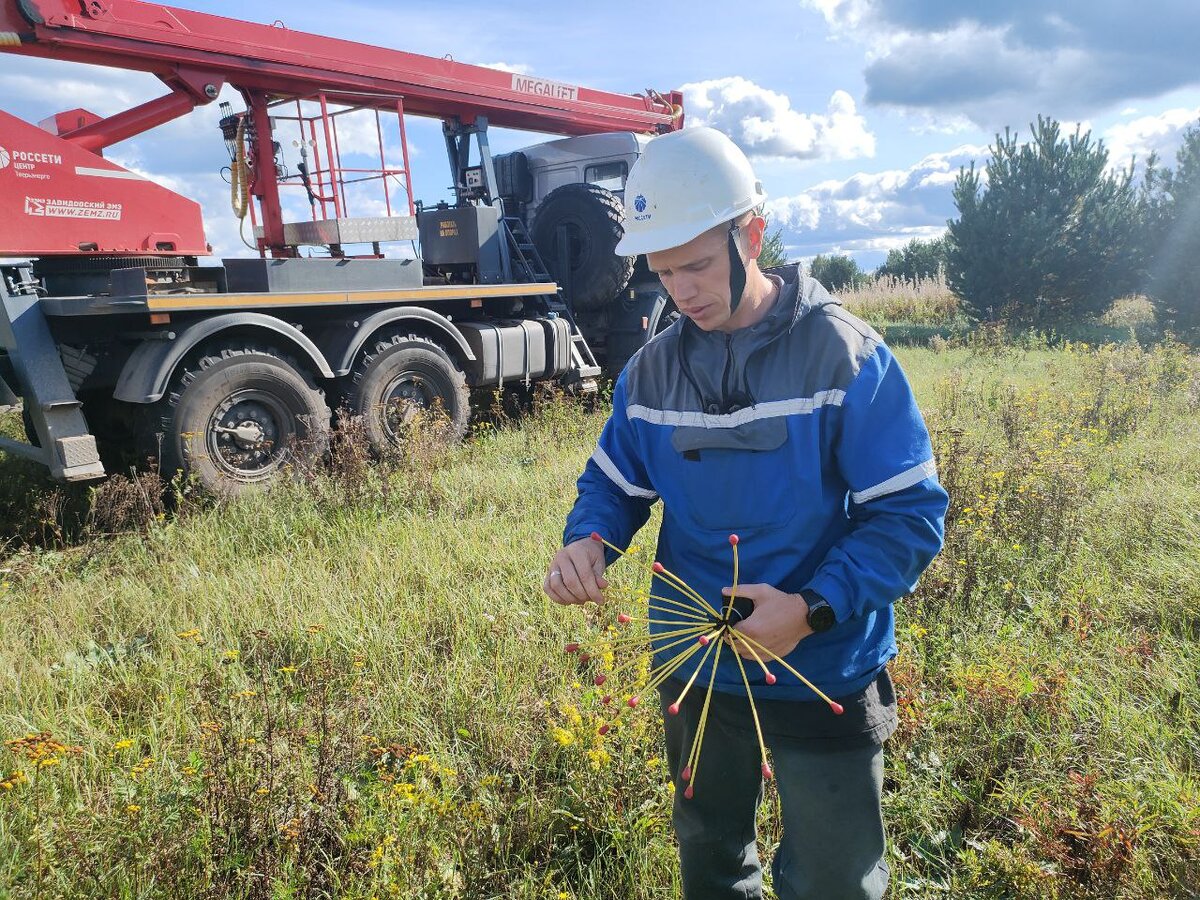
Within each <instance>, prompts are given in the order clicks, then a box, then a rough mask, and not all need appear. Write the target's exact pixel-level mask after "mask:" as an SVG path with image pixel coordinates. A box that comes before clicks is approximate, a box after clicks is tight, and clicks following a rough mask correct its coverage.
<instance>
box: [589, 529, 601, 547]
mask: <svg viewBox="0 0 1200 900" xmlns="http://www.w3.org/2000/svg"><path fill="white" fill-rule="evenodd" d="M591 538H592V540H593V541H595V542H596V543H597V544H603V543H604V538H602V537H600V532H598V531H593V532H592V534H591Z"/></svg>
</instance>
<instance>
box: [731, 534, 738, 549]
mask: <svg viewBox="0 0 1200 900" xmlns="http://www.w3.org/2000/svg"><path fill="white" fill-rule="evenodd" d="M729 545H730V546H731V547H736V546H737V545H738V536H737V535H736V534H731V535H730V536H729Z"/></svg>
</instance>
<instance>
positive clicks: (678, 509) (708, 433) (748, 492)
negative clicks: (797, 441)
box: [663, 417, 800, 532]
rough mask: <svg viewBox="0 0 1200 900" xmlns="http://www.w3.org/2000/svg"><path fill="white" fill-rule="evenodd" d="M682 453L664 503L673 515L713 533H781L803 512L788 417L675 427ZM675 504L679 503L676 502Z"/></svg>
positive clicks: (677, 446)
mask: <svg viewBox="0 0 1200 900" xmlns="http://www.w3.org/2000/svg"><path fill="white" fill-rule="evenodd" d="M671 445H672V446H673V447H674V448H675V450H676V451H677V452H678V453H679V456H678V457H677V458H676V459H675V460H673V461H672V465H673V468H674V471H673V472H672V473H671V475H670V476H669V477H668V479H666V481H667V483H669V484H672V486H673V487H674V488H675V489H674V490H664V492H663V500H664V501H665V502H666V503H667V505H668V506H670V507H672V512H673V514H674V515H676V516H679V517H680V518H682V519H685V520H688V521H691V522H692V523H693V524H694V525H696V526H697V527H699V528H702V529H705V530H709V531H742V532H747V531H753V530H755V529H769V528H777V527H779V526H781V525H784V524H786V523H787V522H789V521H790V520H791V519H792V518H793V517H794V516H795V515H796V513H797V511H798V510H799V504H800V477H799V476H800V473H799V472H797V471H796V460H795V457H794V450H795V448H794V447H793V445H792V442H791V441H789V440H788V428H787V422H786V421H785V420H784V419H783V418H781V417H780V418H771V419H759V420H756V421H752V422H747V423H746V424H744V425H740V426H738V427H737V428H676V429H675V431H674V433H673V434H672V435H671ZM672 501H674V502H672Z"/></svg>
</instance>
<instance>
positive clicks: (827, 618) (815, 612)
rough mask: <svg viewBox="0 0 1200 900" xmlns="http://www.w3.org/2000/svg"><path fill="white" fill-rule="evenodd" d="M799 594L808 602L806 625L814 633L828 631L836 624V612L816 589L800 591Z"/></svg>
mask: <svg viewBox="0 0 1200 900" xmlns="http://www.w3.org/2000/svg"><path fill="white" fill-rule="evenodd" d="M800 596H801V597H803V598H804V601H805V602H806V603H807V604H808V627H809V628H811V629H812V630H813V632H814V633H816V634H820V633H821V632H822V631H828V630H829V629H830V628H832V627H833V626H834V625H836V624H837V614H836V613H834V611H833V607H832V606H830V605H829V601H827V600H826V599H825V598H824V597H822V596H821V595H820V594H818V593H817V592H816V591H801V592H800Z"/></svg>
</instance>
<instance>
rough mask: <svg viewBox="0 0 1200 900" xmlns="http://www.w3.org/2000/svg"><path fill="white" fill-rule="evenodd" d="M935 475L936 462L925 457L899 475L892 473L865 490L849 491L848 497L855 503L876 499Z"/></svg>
mask: <svg viewBox="0 0 1200 900" xmlns="http://www.w3.org/2000/svg"><path fill="white" fill-rule="evenodd" d="M936 476H937V463H935V462H934V461H933V460H932V459H927V460H925V462H923V463H920V464H918V465H915V466H913V467H912V468H911V469H908V470H906V471H904V472H901V473H900V474H899V475H894V476H892V477H891V478H889V479H888V480H887V481H881V482H880V483H879V484H877V485H875V486H874V487H869V488H867V489H866V490H865V491H851V492H850V499H851V500H853V501H854V502H855V503H866V502H867V501H869V500H876V499H878V498H880V497H883V496H886V495H887V494H894V493H896V491H902V490H904V489H905V488H910V487H912V486H913V485H914V484H919V483H920V482H922V481H924V480H925V479H926V478H934V477H936Z"/></svg>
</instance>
